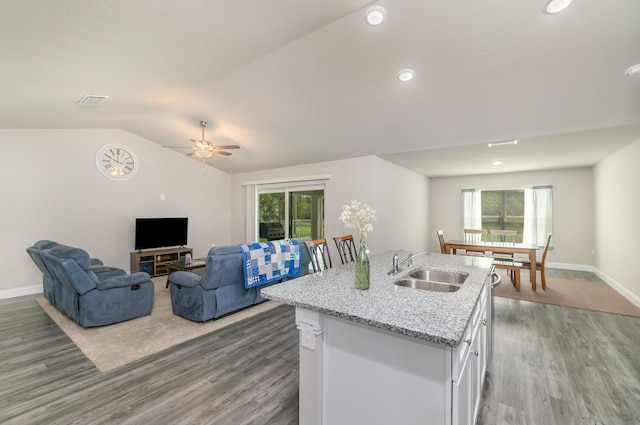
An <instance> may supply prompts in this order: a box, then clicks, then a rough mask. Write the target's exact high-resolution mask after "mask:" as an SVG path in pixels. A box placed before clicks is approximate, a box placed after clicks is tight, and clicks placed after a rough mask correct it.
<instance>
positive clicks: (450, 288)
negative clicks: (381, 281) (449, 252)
mask: <svg viewBox="0 0 640 425" xmlns="http://www.w3.org/2000/svg"><path fill="white" fill-rule="evenodd" d="M393 283H394V284H395V285H398V286H405V287H407V288H414V289H422V290H423V291H437V292H456V291H457V290H458V289H460V286H461V284H456V283H443V282H434V281H429V280H422V279H412V278H409V277H407V278H404V279H400V280H397V281H395V282H393Z"/></svg>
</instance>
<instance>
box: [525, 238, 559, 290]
mask: <svg viewBox="0 0 640 425" xmlns="http://www.w3.org/2000/svg"><path fill="white" fill-rule="evenodd" d="M550 245H551V233H549V235H548V236H547V242H546V243H545V245H544V250H543V251H542V258H541V259H540V261H536V271H539V272H540V281H541V282H542V290H543V291H546V290H547V281H546V280H545V278H544V264H545V261H546V259H547V252H549V246H550ZM518 261H519V262H521V263H522V268H523V269H528V268H529V267H531V262H530V261H529V259H526V260H525V259H522V260H520V259H519V260H518Z"/></svg>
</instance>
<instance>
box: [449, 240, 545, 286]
mask: <svg viewBox="0 0 640 425" xmlns="http://www.w3.org/2000/svg"><path fill="white" fill-rule="evenodd" d="M458 249H464V250H465V251H485V252H490V253H496V254H526V255H528V256H529V264H530V265H529V273H530V275H531V278H530V280H531V289H533V290H534V291H535V290H536V252H537V250H538V249H539V247H538V245H536V244H525V243H513V242H484V241H481V242H474V243H470V242H465V241H464V240H456V239H454V240H450V241H446V242H445V252H446V253H447V254H448V253H450V252H451V253H452V254H456V252H457V250H458Z"/></svg>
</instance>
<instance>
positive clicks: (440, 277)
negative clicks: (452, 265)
mask: <svg viewBox="0 0 640 425" xmlns="http://www.w3.org/2000/svg"><path fill="white" fill-rule="evenodd" d="M467 276H469V275H468V274H465V273H455V272H441V271H436V270H425V269H420V270H414V271H412V272H411V273H410V274H409V277H412V278H414V279H418V280H426V281H430V282H436V283H452V284H456V285H461V284H463V283H464V281H465V280H467ZM456 291H457V289H456Z"/></svg>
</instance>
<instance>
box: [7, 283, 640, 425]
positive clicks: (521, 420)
mask: <svg viewBox="0 0 640 425" xmlns="http://www.w3.org/2000/svg"><path fill="white" fill-rule="evenodd" d="M548 273H549V275H552V273H553V272H549V271H548ZM589 275H592V274H589ZM572 276H573V277H574V278H578V279H581V280H587V279H586V278H585V276H584V275H579V274H577V275H572ZM562 277H563V278H568V277H567V276H562ZM569 278H570V277H569ZM592 280H598V279H597V278H594V279H592ZM494 301H495V307H496V328H495V329H496V341H495V354H494V365H493V372H492V373H491V374H490V375H489V376H488V378H487V383H486V385H485V389H484V393H483V400H482V405H481V413H480V417H479V421H478V423H479V424H483V425H489V424H518V425H535V424H544V425H560V424H580V425H583V424H593V425H596V424H597V425H616V424H640V318H634V317H628V316H620V315H614V314H607V313H598V312H591V311H586V310H578V309H570V308H564V307H557V306H551V305H545V304H537V303H529V302H525V301H517V300H509V299H505V298H495V300H494ZM297 374H298V356H297V331H296V329H295V325H294V314H293V309H292V308H290V307H279V308H277V309H274V310H272V311H270V312H267V313H266V314H264V315H261V316H259V317H256V318H252V319H248V320H247V321H244V322H241V323H238V324H234V325H231V326H229V327H227V328H225V329H222V330H221V331H219V332H216V333H213V334H210V335H205V336H203V337H201V338H198V339H196V340H192V341H189V342H187V343H184V344H181V345H179V346H176V347H173V348H171V349H169V350H166V351H164V352H161V353H158V354H155V355H152V356H149V357H147V358H144V359H141V360H140V361H138V362H135V363H133V364H130V365H127V366H124V367H122V368H119V369H115V370H112V371H110V372H107V373H100V372H99V371H98V370H97V369H96V368H95V367H94V366H93V364H92V363H91V362H89V360H87V359H86V358H85V357H84V355H83V354H82V353H81V352H80V350H78V349H77V348H76V346H75V345H74V344H73V343H72V342H71V340H69V339H68V338H67V336H66V335H65V334H64V333H63V332H62V331H61V330H60V329H59V328H58V327H57V326H56V325H55V324H54V323H53V321H51V320H50V319H49V317H48V316H47V315H46V314H45V313H44V312H43V311H42V310H41V309H40V307H39V306H38V305H37V304H36V302H35V301H34V299H33V297H24V298H21V299H14V300H5V301H2V302H0V423H2V424H20V425H23V424H34V425H35V424H65V425H66V424H83V425H84V424H145V425H161V424H216V425H219V424H220V425H225V424H234V425H237V424H269V425H278V424H297V423H298V419H297V418H298V399H297V397H298V375H297ZM354 425H356V424H354ZM358 425H359V424H358Z"/></svg>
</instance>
